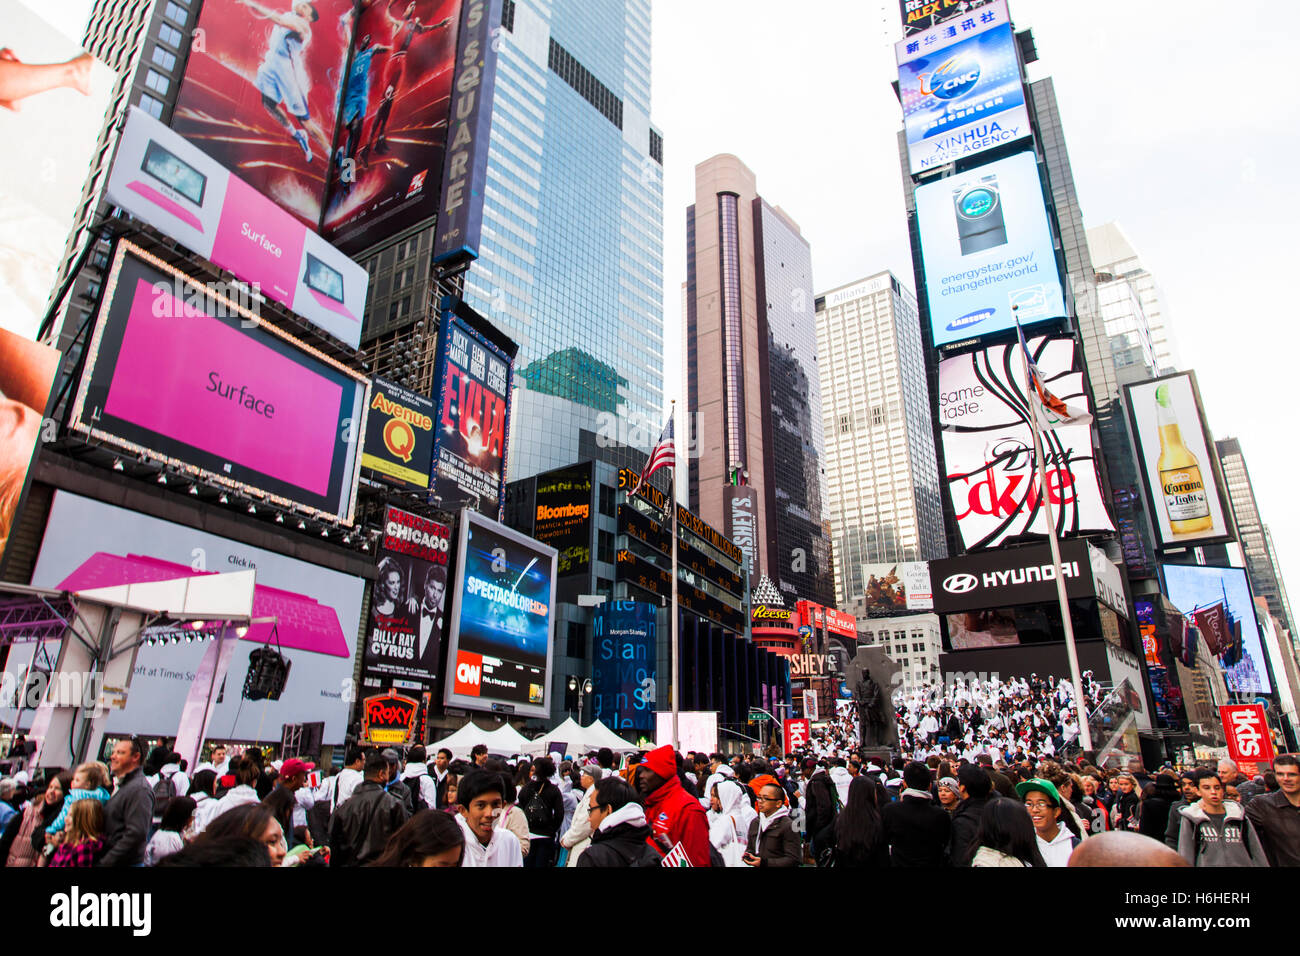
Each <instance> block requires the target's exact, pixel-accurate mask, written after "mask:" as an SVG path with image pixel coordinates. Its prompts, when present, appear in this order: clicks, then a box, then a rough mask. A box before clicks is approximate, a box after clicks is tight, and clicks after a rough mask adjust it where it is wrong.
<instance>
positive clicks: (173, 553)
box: [0, 491, 365, 745]
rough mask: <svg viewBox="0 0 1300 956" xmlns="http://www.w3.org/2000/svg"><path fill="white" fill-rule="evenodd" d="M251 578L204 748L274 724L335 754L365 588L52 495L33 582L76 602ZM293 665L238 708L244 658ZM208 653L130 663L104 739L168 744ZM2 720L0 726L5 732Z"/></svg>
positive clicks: (28, 652)
mask: <svg viewBox="0 0 1300 956" xmlns="http://www.w3.org/2000/svg"><path fill="white" fill-rule="evenodd" d="M247 569H255V570H256V572H257V575H256V587H255V589H254V595H253V611H252V616H253V618H254V619H255V620H256V619H259V618H273V619H274V621H275V623H274V625H272V624H271V623H266V622H261V623H256V624H253V625H252V626H250V627H249V629H248V631H247V633H246V634H245V635H244V636H243V637H242V638H239V639H237V640H235V641H234V645H235V650H234V652H233V654H232V656H231V658H230V662H229V665H228V669H227V672H226V678H225V682H224V685H222V684H218V686H217V690H216V696H215V703H214V705H213V708H212V714H211V716H210V718H209V720H208V734H209V736H211V737H217V738H220V739H232V740H259V739H260V740H266V739H267V738H268V735H269V736H271V737H274V736H276V731H275V728H279V727H280V726H281V725H282V724H297V723H312V722H317V721H323V722H324V724H325V730H324V739H323V743H326V744H331V745H340V744H342V743H343V737H344V734H345V732H346V730H347V720H348V710H349V708H350V704H351V701H352V699H353V691H352V686H353V685H352V674H353V671H352V668H353V661H354V654H355V651H356V643H357V632H358V630H359V625H360V622H361V601H362V597H363V595H364V590H365V581H364V580H363V579H361V578H359V577H354V576H352V575H349V574H343V573H341V572H338V571H331V570H329V569H327V568H322V567H319V566H317V565H314V564H308V563H307V562H306V561H300V560H297V559H295V558H289V557H285V556H284V555H282V554H278V553H276V552H273V551H266V550H263V549H261V548H255V547H252V546H251V545H246V544H242V543H239V542H236V541H231V540H229V539H228V538H222V537H219V536H217V535H214V534H209V533H207V532H205V531H202V530H199V529H197V528H191V527H187V526H184V525H179V524H173V523H172V522H169V521H162V520H160V519H157V518H151V517H148V516H146V515H142V514H138V513H136V512H133V511H128V510H126V509H124V508H116V507H113V506H111V505H105V504H101V503H100V502H97V501H93V500H91V499H89V498H83V497H80V496H78V495H72V494H69V493H67V492H64V491H58V492H56V493H55V495H54V503H53V505H52V506H51V508H50V517H49V522H48V524H47V525H46V529H45V538H44V540H43V541H42V543H41V551H40V556H39V557H38V559H37V562H36V568H35V570H34V572H33V573H32V584H33V585H35V586H36V587H43V588H60V589H67V590H85V589H88V588H98V587H110V586H114V585H121V584H128V583H130V584H134V583H140V582H145V581H165V580H172V579H175V578H181V577H186V576H189V575H194V574H212V573H215V572H220V571H243V570H247ZM273 626H274V629H275V638H276V640H277V641H278V643H279V646H280V649H281V651H282V653H283V654H284V656H285V657H286V658H287V659H288V660H289V661H290V663H291V665H292V666H291V667H290V670H289V676H288V680H287V681H286V682H285V685H284V691H283V693H282V694H281V695H280V697H279V698H278V699H276V700H269V699H268V700H262V701H257V702H256V703H255V704H252V703H249V702H246V701H245V702H243V704H244V706H243V707H241V706H240V705H241V700H240V688H241V687H243V685H244V680H245V677H246V676H247V673H248V668H249V656H250V654H252V653H253V652H254V651H257V650H259V649H260V648H262V647H264V646H265V645H266V643H267V642H268V641H269V640H271V637H272V634H271V632H272V627H273ZM33 646H34V645H21V646H19V645H16V646H15V647H14V648H13V649H12V650H11V653H10V657H9V661H8V662H7V668H6V669H7V670H8V672H9V673H10V674H13V675H16V676H17V677H18V678H21V677H22V675H23V673H24V671H25V669H26V666H27V662H28V661H29V660H30V659H31V656H32V648H33ZM208 647H209V645H208V643H207V642H206V641H195V642H194V643H189V642H184V641H182V642H181V643H179V644H176V643H168V644H155V645H149V644H146V645H145V646H143V647H141V648H140V649H139V651H138V652H137V656H136V663H135V672H134V675H133V677H132V680H131V693H130V695H129V696H128V697H127V701H126V707H125V708H124V709H122V710H114V711H113V712H112V713H111V714H110V715H109V717H108V718H107V720H108V722H107V724H106V725H105V731H106V732H107V733H109V734H115V735H116V734H142V735H145V736H155V737H162V736H168V737H170V736H172V735H173V734H175V733H176V731H177V728H178V726H179V724H180V720H181V713H182V710H183V708H184V706H185V701H186V698H187V696H188V695H189V693H190V689H191V687H192V685H193V683H194V680H195V677H196V676H197V675H198V673H199V670H200V665H201V664H202V661H203V658H204V655H205V652H206V651H207V650H208ZM12 719H13V716H12V713H9V714H5V713H3V712H0V720H5V721H9V720H12Z"/></svg>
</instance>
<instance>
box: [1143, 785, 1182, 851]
mask: <svg viewBox="0 0 1300 956" xmlns="http://www.w3.org/2000/svg"><path fill="white" fill-rule="evenodd" d="M1155 788H1156V789H1155V793H1153V794H1152V795H1151V796H1149V797H1147V799H1145V800H1143V801H1142V815H1141V817H1140V818H1139V819H1138V833H1141V834H1142V835H1143V836H1149V837H1151V838H1152V839H1154V840H1163V839H1164V838H1165V830H1166V829H1168V827H1169V810H1170V808H1171V807H1172V806H1173V805H1174V803H1175V802H1176V801H1177V800H1178V798H1179V793H1178V785H1177V784H1176V783H1174V782H1173V781H1172V780H1171V779H1170V778H1169V777H1168V776H1161V777H1159V778H1157V780H1156V783H1155Z"/></svg>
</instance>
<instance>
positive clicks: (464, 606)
mask: <svg viewBox="0 0 1300 956" xmlns="http://www.w3.org/2000/svg"><path fill="white" fill-rule="evenodd" d="M458 537H459V540H458V546H457V552H456V553H457V557H458V560H457V563H456V580H455V585H454V588H453V595H454V597H453V601H452V609H451V628H450V634H449V636H448V644H447V669H448V670H449V671H450V674H449V675H448V676H449V678H450V679H448V680H447V681H446V682H445V685H444V692H443V700H444V702H445V703H446V705H447V706H448V707H464V708H466V709H468V710H493V711H499V712H505V713H513V714H519V715H523V716H528V717H548V716H550V702H549V701H548V700H547V699H546V691H547V687H548V686H549V683H548V682H549V680H550V673H551V657H552V654H553V652H554V646H555V645H554V640H553V638H554V635H555V566H556V551H555V549H554V548H552V547H550V546H548V545H545V544H542V543H541V542H539V541H534V540H533V539H532V538H529V537H526V536H524V535H522V534H520V533H519V532H517V531H512V530H511V529H509V528H507V527H506V526H505V525H501V524H497V523H496V522H495V521H491V520H489V519H487V518H484V517H483V516H482V515H480V514H478V513H477V512H475V511H471V510H469V509H465V510H463V511H461V513H460V534H459V536H458Z"/></svg>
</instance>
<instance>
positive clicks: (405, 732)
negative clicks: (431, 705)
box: [361, 691, 420, 746]
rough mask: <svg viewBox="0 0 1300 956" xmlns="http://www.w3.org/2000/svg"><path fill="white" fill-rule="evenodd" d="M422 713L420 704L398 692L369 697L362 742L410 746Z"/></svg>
mask: <svg viewBox="0 0 1300 956" xmlns="http://www.w3.org/2000/svg"><path fill="white" fill-rule="evenodd" d="M419 709H420V702H419V701H417V700H412V699H411V698H409V697H403V696H401V695H400V694H398V693H396V692H394V691H389V692H388V693H387V694H381V695H379V696H376V697H367V698H366V699H365V700H364V701H362V706H361V742H362V743H363V744H373V745H375V746H386V745H391V744H399V745H402V744H408V743H410V742H411V740H412V739H413V737H414V736H415V715H416V714H417V713H418V712H419Z"/></svg>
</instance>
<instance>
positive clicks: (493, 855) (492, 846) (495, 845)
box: [456, 813, 524, 866]
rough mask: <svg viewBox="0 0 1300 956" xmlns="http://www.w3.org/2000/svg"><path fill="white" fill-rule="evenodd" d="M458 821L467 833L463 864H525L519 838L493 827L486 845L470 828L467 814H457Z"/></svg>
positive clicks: (507, 831)
mask: <svg viewBox="0 0 1300 956" xmlns="http://www.w3.org/2000/svg"><path fill="white" fill-rule="evenodd" d="M456 822H457V823H459V824H460V829H461V831H462V832H463V833H464V834H465V855H464V857H463V858H462V860H461V864H460V865H461V866H523V865H524V855H523V853H522V852H521V851H520V849H519V838H518V837H517V836H515V835H514V834H513V833H511V832H510V831H509V830H506V829H503V828H501V827H493V828H492V839H491V840H490V841H489V842H488V845H487V846H484V845H483V844H482V843H480V842H479V840H478V834H476V833H475V832H474V831H473V830H471V829H470V828H469V824H468V823H466V822H465V815H464V814H461V813H458V814H456Z"/></svg>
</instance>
